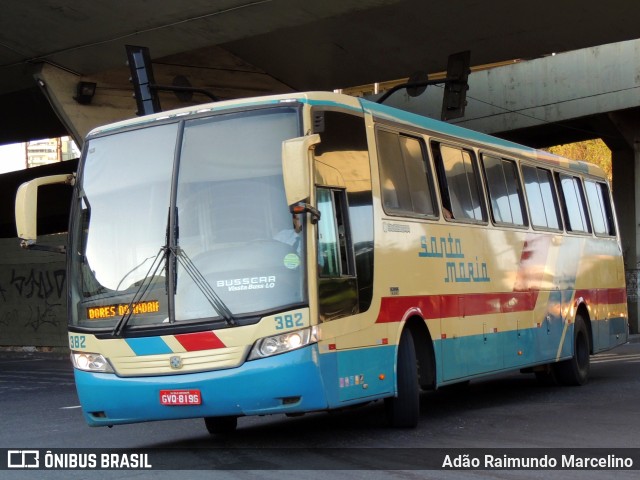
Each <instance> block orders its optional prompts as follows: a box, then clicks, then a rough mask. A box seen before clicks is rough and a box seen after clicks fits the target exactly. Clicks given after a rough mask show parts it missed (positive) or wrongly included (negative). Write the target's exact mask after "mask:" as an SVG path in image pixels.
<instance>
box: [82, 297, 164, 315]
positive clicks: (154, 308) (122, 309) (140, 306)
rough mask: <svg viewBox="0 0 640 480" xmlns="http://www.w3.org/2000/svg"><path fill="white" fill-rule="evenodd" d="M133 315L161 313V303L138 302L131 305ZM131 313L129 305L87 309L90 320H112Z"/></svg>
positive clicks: (156, 301) (154, 301)
mask: <svg viewBox="0 0 640 480" xmlns="http://www.w3.org/2000/svg"><path fill="white" fill-rule="evenodd" d="M131 308H132V310H131V314H132V315H140V314H144V313H158V312H159V311H160V302H159V301H158V300H150V301H148V302H138V303H134V304H133V305H131ZM128 313H129V304H128V303H120V304H116V305H106V306H103V307H89V308H87V318H88V319H89V320H101V319H103V318H111V317H115V316H120V317H121V316H122V315H126V314H128Z"/></svg>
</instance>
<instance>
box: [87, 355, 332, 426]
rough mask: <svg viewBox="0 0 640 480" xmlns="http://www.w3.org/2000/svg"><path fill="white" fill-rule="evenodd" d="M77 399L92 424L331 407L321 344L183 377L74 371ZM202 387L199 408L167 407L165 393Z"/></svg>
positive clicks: (306, 410) (101, 424)
mask: <svg viewBox="0 0 640 480" xmlns="http://www.w3.org/2000/svg"><path fill="white" fill-rule="evenodd" d="M75 379H76V387H77V390H78V397H79V398H80V404H81V405H82V411H83V413H84V416H85V419H86V420H87V423H89V425H91V426H108V425H117V424H125V423H137V422H147V421H152V420H169V419H179V418H198V417H215V416H229V415H234V416H242V415H265V414H274V413H297V412H308V411H313V410H324V409H326V408H327V407H328V403H327V398H326V394H325V388H324V385H323V382H322V378H321V375H320V366H319V359H318V349H317V345H311V346H308V347H304V348H301V349H299V350H295V351H292V352H287V353H284V354H281V355H276V356H273V357H269V358H264V359H260V360H254V361H251V362H245V363H244V364H243V365H241V366H240V367H237V368H232V369H226V370H215V371H209V372H200V373H188V374H182V375H162V376H153V377H118V376H116V375H114V374H106V373H91V372H85V371H81V370H77V369H76V370H75ZM169 389H170V390H192V389H198V390H200V392H201V395H202V403H201V404H200V405H189V406H165V405H161V404H160V390H169Z"/></svg>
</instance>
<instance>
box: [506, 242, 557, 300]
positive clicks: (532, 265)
mask: <svg viewBox="0 0 640 480" xmlns="http://www.w3.org/2000/svg"><path fill="white" fill-rule="evenodd" d="M551 240H552V239H551V236H549V235H540V234H535V233H530V234H528V235H527V238H526V240H525V241H524V245H523V247H522V254H521V255H520V263H519V264H518V273H517V274H516V282H515V286H514V290H515V291H517V292H526V291H529V290H540V288H541V287H542V282H543V281H544V272H545V266H546V265H547V257H548V256H549V247H550V246H551Z"/></svg>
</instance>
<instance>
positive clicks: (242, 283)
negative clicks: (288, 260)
mask: <svg viewBox="0 0 640 480" xmlns="http://www.w3.org/2000/svg"><path fill="white" fill-rule="evenodd" d="M275 286H276V276H275V275H270V276H267V277H245V278H231V279H229V280H218V281H217V282H216V287H218V288H225V287H226V288H227V290H228V291H229V292H240V291H243V290H262V289H264V288H275Z"/></svg>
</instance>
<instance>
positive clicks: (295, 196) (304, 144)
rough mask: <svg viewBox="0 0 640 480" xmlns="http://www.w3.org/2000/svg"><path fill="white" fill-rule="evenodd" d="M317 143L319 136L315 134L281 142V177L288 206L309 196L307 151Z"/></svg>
mask: <svg viewBox="0 0 640 480" xmlns="http://www.w3.org/2000/svg"><path fill="white" fill-rule="evenodd" d="M318 143H320V135H319V134H317V133H314V134H313V135H307V136H304V137H298V138H292V139H290V140H285V141H284V142H282V175H283V177H284V189H285V193H286V196H287V204H288V205H289V206H291V205H295V204H297V203H299V202H302V201H304V200H305V199H307V198H309V197H310V196H311V179H310V178H311V162H310V160H309V150H310V149H311V147H313V146H314V145H317V144H318Z"/></svg>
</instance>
